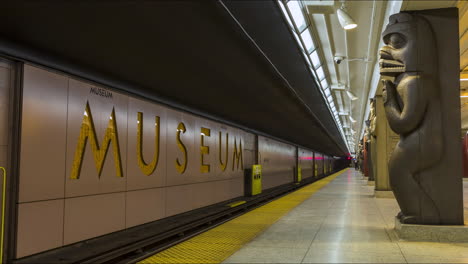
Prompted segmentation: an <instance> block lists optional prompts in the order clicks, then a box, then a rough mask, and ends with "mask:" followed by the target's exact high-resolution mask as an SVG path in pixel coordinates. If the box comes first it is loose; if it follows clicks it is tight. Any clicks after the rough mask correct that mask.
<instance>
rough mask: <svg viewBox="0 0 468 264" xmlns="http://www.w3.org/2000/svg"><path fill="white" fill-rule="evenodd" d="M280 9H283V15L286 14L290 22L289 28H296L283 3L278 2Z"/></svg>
mask: <svg viewBox="0 0 468 264" xmlns="http://www.w3.org/2000/svg"><path fill="white" fill-rule="evenodd" d="M278 3H279V5H280V7H281V11H283V14H284V17H286V20H287V21H288V23H289V26H291V27H292V28H294V26H293V24H292V21H291V19H290V18H289V14H288V11H286V8H284V5H283V3H282V2H281V1H278Z"/></svg>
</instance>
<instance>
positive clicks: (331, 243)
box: [141, 169, 468, 263]
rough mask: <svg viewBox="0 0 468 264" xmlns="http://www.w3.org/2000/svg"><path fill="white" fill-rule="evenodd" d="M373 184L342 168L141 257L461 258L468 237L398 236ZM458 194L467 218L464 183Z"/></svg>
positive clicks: (467, 185)
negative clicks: (454, 240)
mask: <svg viewBox="0 0 468 264" xmlns="http://www.w3.org/2000/svg"><path fill="white" fill-rule="evenodd" d="M373 189H374V187H373V186H368V185H367V181H366V180H363V176H362V174H361V173H359V172H357V171H355V170H354V169H346V170H343V171H341V172H339V173H336V174H334V175H331V176H329V177H327V178H325V179H322V180H320V181H318V182H315V183H313V184H311V185H309V186H306V187H304V188H302V189H300V190H298V191H296V192H293V193H291V194H289V195H286V196H284V197H281V198H279V199H277V200H275V201H273V202H271V203H269V204H267V205H265V206H263V207H260V208H257V209H255V210H253V211H250V212H249V213H247V214H245V215H243V216H241V217H238V218H236V219H234V220H232V221H230V222H227V223H225V224H223V225H220V226H218V227H216V228H214V229H212V230H210V231H207V232H205V233H203V234H201V235H199V236H197V237H194V238H192V239H190V240H187V241H185V242H183V243H181V244H178V245H177V246H175V247H173V248H169V249H167V250H165V251H162V252H160V253H158V254H156V255H154V256H152V257H150V258H147V259H145V260H143V261H142V262H141V263H182V262H183V263H214V262H224V263H468V243H435V242H409V241H401V240H398V239H397V237H396V235H395V233H394V231H393V228H394V217H395V215H396V214H397V212H398V211H399V208H398V205H397V203H396V201H395V199H393V198H375V197H374V190H373ZM464 198H465V200H464V208H465V224H468V223H466V219H468V217H467V216H468V181H464Z"/></svg>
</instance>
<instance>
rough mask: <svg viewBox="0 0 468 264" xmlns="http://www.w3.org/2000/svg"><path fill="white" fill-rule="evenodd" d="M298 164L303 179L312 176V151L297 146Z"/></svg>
mask: <svg viewBox="0 0 468 264" xmlns="http://www.w3.org/2000/svg"><path fill="white" fill-rule="evenodd" d="M298 154H299V161H298V163H299V165H300V166H301V171H302V172H301V176H302V178H303V179H306V178H309V177H313V176H314V153H313V152H312V151H309V150H306V149H301V148H299V151H298Z"/></svg>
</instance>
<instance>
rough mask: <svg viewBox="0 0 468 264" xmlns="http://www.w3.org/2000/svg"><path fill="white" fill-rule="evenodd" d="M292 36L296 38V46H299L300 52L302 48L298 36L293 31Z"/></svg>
mask: <svg viewBox="0 0 468 264" xmlns="http://www.w3.org/2000/svg"><path fill="white" fill-rule="evenodd" d="M293 35H294V37H295V38H296V41H297V44H298V45H299V47H300V48H301V50H302V49H303V48H302V44H301V39H300V38H299V35H298V34H297V33H296V32H295V31H293Z"/></svg>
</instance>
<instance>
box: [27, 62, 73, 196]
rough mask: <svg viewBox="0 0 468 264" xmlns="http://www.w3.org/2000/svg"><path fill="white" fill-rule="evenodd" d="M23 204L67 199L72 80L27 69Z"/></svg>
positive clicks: (40, 70) (31, 67)
mask: <svg viewBox="0 0 468 264" xmlns="http://www.w3.org/2000/svg"><path fill="white" fill-rule="evenodd" d="M23 87H24V90H23V118H22V129H21V163H20V187H19V201H20V202H28V201H36V200H47V199H56V198H62V197H64V179H65V175H64V173H65V148H66V146H65V144H66V128H67V127H66V121H67V93H68V78H67V77H66V76H62V75H59V74H57V73H53V72H49V71H46V70H43V69H39V68H37V67H33V66H30V65H25V66H24V83H23Z"/></svg>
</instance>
